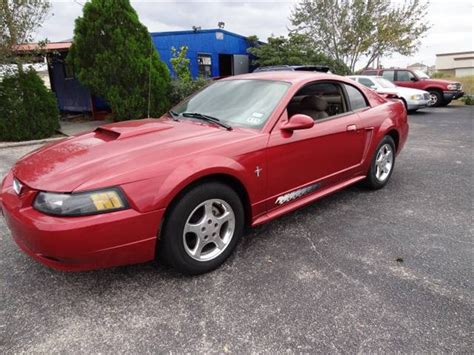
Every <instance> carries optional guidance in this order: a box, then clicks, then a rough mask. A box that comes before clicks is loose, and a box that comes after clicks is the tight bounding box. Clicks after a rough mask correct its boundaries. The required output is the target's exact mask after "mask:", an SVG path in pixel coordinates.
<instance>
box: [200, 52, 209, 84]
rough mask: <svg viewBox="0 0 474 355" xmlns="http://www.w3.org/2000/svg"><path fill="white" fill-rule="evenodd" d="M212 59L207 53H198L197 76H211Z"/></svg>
mask: <svg viewBox="0 0 474 355" xmlns="http://www.w3.org/2000/svg"><path fill="white" fill-rule="evenodd" d="M211 66H212V60H211V56H210V55H209V54H198V68H199V76H202V77H203V78H210V77H211V75H212V74H211Z"/></svg>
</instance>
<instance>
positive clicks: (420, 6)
mask: <svg viewBox="0 0 474 355" xmlns="http://www.w3.org/2000/svg"><path fill="white" fill-rule="evenodd" d="M427 8H428V3H427V2H424V1H421V0H404V2H403V4H402V5H400V6H396V5H392V3H391V1H390V0H300V2H299V4H298V5H297V6H296V7H295V8H294V10H293V13H292V15H291V18H290V20H291V23H292V25H293V26H294V32H296V33H300V34H303V35H305V36H307V38H308V39H309V40H311V42H312V47H313V48H315V49H316V50H319V51H321V52H323V53H325V54H326V55H328V56H330V57H332V58H335V59H337V60H341V61H343V62H344V63H346V64H347V65H348V66H349V68H350V69H351V71H354V69H355V65H356V64H357V62H358V61H359V60H361V59H362V58H366V59H367V62H366V65H365V67H366V68H367V67H369V66H370V65H371V64H372V63H373V62H374V61H375V60H376V59H377V57H381V56H383V55H390V54H392V53H399V54H402V55H412V54H414V53H415V52H416V50H417V49H418V47H419V45H420V40H421V38H422V37H423V36H424V35H425V34H426V32H427V31H428V29H429V25H428V24H427V22H426V20H425V16H426V12H427Z"/></svg>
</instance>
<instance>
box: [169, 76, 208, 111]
mask: <svg viewBox="0 0 474 355" xmlns="http://www.w3.org/2000/svg"><path fill="white" fill-rule="evenodd" d="M208 84H209V80H206V79H204V78H198V79H196V80H189V81H186V80H179V79H177V80H172V81H171V92H170V102H171V104H172V105H176V104H177V103H178V102H180V101H182V100H184V99H185V98H186V97H188V96H190V95H192V94H194V93H195V92H196V91H198V90H200V89H201V88H203V87H204V86H206V85H208Z"/></svg>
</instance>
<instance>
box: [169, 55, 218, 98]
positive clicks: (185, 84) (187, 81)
mask: <svg viewBox="0 0 474 355" xmlns="http://www.w3.org/2000/svg"><path fill="white" fill-rule="evenodd" d="M187 53H188V47H187V46H182V47H181V48H180V49H179V51H178V50H177V49H176V48H174V47H172V48H171V59H170V62H171V66H172V67H173V71H174V73H175V77H174V78H173V80H172V81H171V91H170V95H169V98H170V101H171V104H173V105H175V104H177V103H178V102H180V101H182V100H183V99H185V98H186V97H188V96H190V95H191V94H193V93H195V92H196V91H198V90H200V89H202V88H203V87H204V86H206V85H208V84H209V81H208V80H206V79H204V78H202V77H199V78H197V79H195V80H193V78H192V76H191V71H190V70H189V63H190V59H189V58H188V57H187V56H186V55H187Z"/></svg>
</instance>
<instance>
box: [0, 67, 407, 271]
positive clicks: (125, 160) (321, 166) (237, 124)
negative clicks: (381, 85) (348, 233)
mask: <svg viewBox="0 0 474 355" xmlns="http://www.w3.org/2000/svg"><path fill="white" fill-rule="evenodd" d="M407 135H408V123H407V114H406V110H405V108H404V107H403V104H402V103H401V102H400V101H398V100H397V101H391V100H387V99H385V98H383V97H382V96H380V95H378V94H376V93H375V92H373V91H372V90H369V89H367V88H366V87H364V86H362V85H359V84H358V83H355V82H354V81H352V80H350V79H347V78H344V77H340V76H336V75H329V74H321V73H310V72H293V71H281V72H267V73H254V74H245V75H239V76H234V77H229V78H226V79H222V80H220V81H215V82H213V83H212V84H210V85H209V86H207V87H206V88H205V89H203V90H202V91H200V92H198V93H196V94H195V95H194V96H192V97H190V98H188V99H186V100H185V101H183V102H182V103H180V104H178V105H177V106H176V107H175V108H174V109H173V110H171V111H169V112H168V114H166V115H164V116H163V117H161V118H159V119H145V120H139V121H125V122H120V123H112V124H107V125H104V126H101V127H99V128H97V129H96V130H95V131H93V132H90V133H84V134H81V135H78V136H75V137H70V138H67V139H65V140H63V141H61V142H58V143H55V144H51V145H48V146H45V147H43V148H41V149H39V150H37V151H35V152H33V153H31V154H28V155H27V156H25V157H23V158H22V159H21V160H19V161H18V162H17V163H16V164H15V165H14V166H13V168H12V169H11V171H10V172H9V173H8V174H7V176H6V177H5V179H4V180H3V183H2V187H1V190H0V206H1V207H2V210H3V214H4V216H5V219H6V224H7V225H8V227H9V228H10V230H11V232H12V235H13V238H14V239H15V241H16V243H17V244H18V245H19V247H20V248H21V249H23V250H24V251H25V252H26V253H27V254H29V255H30V256H32V257H33V258H34V259H36V260H38V261H40V262H42V263H44V264H46V265H49V266H51V267H53V268H56V269H62V270H71V271H72V270H89V269H96V268H102V267H110V266H116V265H123V264H132V263H139V262H146V261H150V260H153V259H154V258H155V257H158V258H159V259H160V258H161V259H164V260H166V261H167V262H168V263H169V264H171V265H172V266H174V267H175V268H176V269H178V270H180V271H181V272H183V273H187V274H199V273H203V272H207V271H210V270H212V269H214V268H216V267H217V266H219V265H220V264H221V263H222V262H223V261H224V260H225V259H226V258H227V257H228V256H229V255H230V254H231V252H232V250H233V249H234V248H235V246H236V244H237V242H238V240H239V238H240V237H241V235H242V233H243V231H244V226H246V225H248V226H256V225H259V224H262V223H264V222H267V221H270V220H272V219H274V218H276V217H278V216H281V215H283V214H285V213H288V212H290V211H292V210H294V209H296V208H298V207H301V206H304V205H306V204H309V203H311V202H313V201H315V200H317V199H319V198H321V197H323V196H326V195H328V194H331V193H333V192H335V191H337V190H340V189H342V188H345V187H347V186H349V185H352V184H354V183H357V182H360V181H364V182H365V184H366V185H367V186H368V187H370V188H372V189H380V188H382V187H384V186H385V185H386V184H387V182H388V181H389V179H390V177H391V175H392V172H393V169H394V164H395V158H396V155H397V154H398V153H399V152H400V151H401V150H402V148H403V146H404V144H405V141H406V139H407ZM374 203H377V202H376V200H374Z"/></svg>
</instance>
